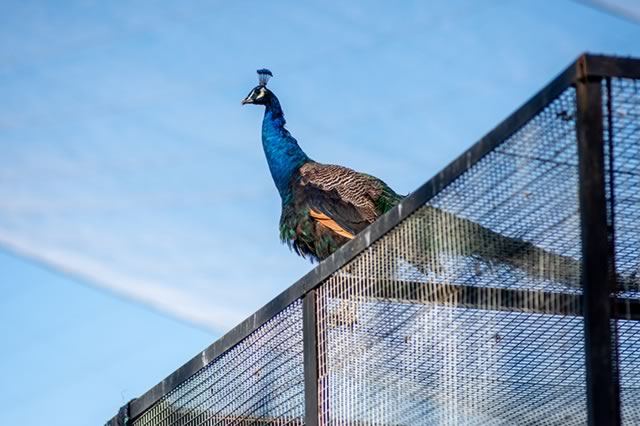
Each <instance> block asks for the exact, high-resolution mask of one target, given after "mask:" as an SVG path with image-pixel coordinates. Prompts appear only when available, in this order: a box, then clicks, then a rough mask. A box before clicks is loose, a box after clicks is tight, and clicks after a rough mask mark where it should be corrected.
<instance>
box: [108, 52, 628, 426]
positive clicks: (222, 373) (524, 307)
mask: <svg viewBox="0 0 640 426" xmlns="http://www.w3.org/2000/svg"><path fill="white" fill-rule="evenodd" d="M639 304H640V60H634V59H626V58H614V57H607V56H594V55H587V54H585V55H582V56H581V57H580V58H578V60H577V61H575V62H574V63H572V64H571V65H570V66H569V67H568V68H567V69H566V70H565V71H563V72H562V73H561V74H560V75H559V76H558V77H557V78H556V79H555V80H553V81H552V82H551V83H550V84H549V85H548V86H547V87H545V88H544V89H542V90H541V91H540V92H539V93H538V94H536V95H535V96H534V97H533V98H532V99H530V100H529V101H528V102H527V103H526V104H525V105H524V106H522V107H521V108H520V109H518V110H517V111H516V112H514V113H513V114H512V115H511V116H510V117H508V118H507V119H506V120H505V121H503V122H502V123H501V124H500V125H498V126H497V127H496V128H495V129H494V130H493V131H491V132H490V133H489V134H488V135H486V136H485V137H484V138H483V139H481V140H480V141H479V142H477V143H476V144H475V145H473V146H472V147H471V148H470V149H469V150H468V151H467V152H465V153H464V154H463V155H461V156H460V157H459V158H458V159H457V160H455V161H454V162H453V163H451V164H450V165H449V166H448V167H446V168H445V169H444V170H443V171H442V172H440V173H439V174H438V175H436V176H435V177H434V178H432V179H431V180H430V181H428V182H427V183H425V184H424V185H423V186H421V187H420V188H419V189H418V190H416V191H415V192H413V193H412V194H411V195H409V196H408V197H407V198H406V199H405V200H404V201H402V203H401V204H400V205H399V206H397V207H396V208H395V209H393V210H392V211H390V212H389V213H387V214H386V215H384V216H383V217H381V218H380V219H379V220H378V221H377V222H376V223H374V224H373V225H372V226H370V227H369V228H367V229H366V230H365V231H363V232H362V233H361V234H359V235H358V236H357V237H356V238H355V239H354V240H352V241H350V242H349V243H348V244H346V245H345V246H344V247H342V248H341V249H340V250H339V251H337V252H336V253H335V254H334V255H333V256H331V257H330V258H329V259H327V260H326V261H324V262H322V263H321V264H320V265H319V266H318V267H316V268H315V269H314V270H312V271H311V272H310V273H308V274H307V275H306V276H304V277H303V278H302V279H300V280H299V281H298V282H296V283H295V284H293V285H292V286H291V287H289V288H288V289H287V290H286V291H284V292H283V293H282V294H280V295H279V296H278V297H276V298H275V299H274V300H272V301H271V302H269V303H268V304H267V305H265V306H264V307H263V308H262V309H260V310H259V311H257V312H256V313H255V314H253V315H252V316H251V317H249V318H248V319H247V320H245V321H244V322H242V323H241V324H239V325H238V326H237V327H236V328H234V329H233V330H231V331H230V332H229V333H227V334H226V335H225V336H223V337H222V338H221V339H219V340H218V341H216V342H215V343H213V344H212V345H211V346H209V347H208V348H207V349H205V350H204V351H203V352H202V353H200V354H198V355H197V356H195V357H194V358H193V359H192V360H191V361H189V362H187V363H186V364H185V365H183V366H182V367H180V368H179V369H178V370H176V371H175V372H174V373H173V374H171V375H170V376H169V377H167V378H166V379H164V380H163V381H162V382H160V383H159V384H158V385H156V386H155V387H153V388H152V389H150V390H149V391H148V392H147V393H145V394H144V395H142V396H141V397H140V398H137V399H135V400H133V401H131V402H129V403H128V404H127V405H125V406H124V407H122V408H121V410H120V412H119V413H118V415H116V416H115V417H114V418H113V419H112V420H110V421H109V422H108V425H125V424H126V425H132V426H160V425H161V426H187V425H188V426H203V425H207V426H213V425H219V426H229V425H307V426H317V425H380V426H383V425H385V426H386V425H389V426H391V425H483V426H484V425H515V424H517V425H548V426H552V425H558V426H560V425H562V426H567V425H584V424H590V425H618V424H625V425H633V424H640V325H639V324H640V323H638V319H640V305H639Z"/></svg>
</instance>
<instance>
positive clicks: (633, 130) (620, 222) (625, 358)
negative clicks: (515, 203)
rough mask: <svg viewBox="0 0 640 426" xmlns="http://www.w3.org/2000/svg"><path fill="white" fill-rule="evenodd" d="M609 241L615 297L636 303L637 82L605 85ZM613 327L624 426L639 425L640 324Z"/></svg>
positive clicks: (639, 247) (639, 253)
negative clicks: (615, 289) (627, 425)
mask: <svg viewBox="0 0 640 426" xmlns="http://www.w3.org/2000/svg"><path fill="white" fill-rule="evenodd" d="M603 85H604V88H603V96H604V99H603V104H604V105H605V108H604V129H605V161H606V168H607V173H606V174H605V178H606V185H607V197H608V205H609V222H610V224H611V225H613V226H611V227H610V237H611V239H612V243H613V244H612V245H613V247H614V250H613V252H612V254H613V256H614V262H613V264H614V265H615V268H614V271H613V272H614V274H615V277H616V285H617V290H618V291H617V294H618V296H624V297H626V298H627V300H631V301H633V299H640V292H639V289H638V282H640V82H639V81H638V80H631V79H621V78H614V79H605V81H604V82H603ZM622 318H623V319H622V320H618V321H614V323H613V324H612V327H613V332H614V336H615V337H616V339H615V341H616V342H617V348H616V349H617V354H618V369H619V374H620V378H619V380H620V399H621V404H622V414H623V417H622V420H623V423H624V424H629V425H631V424H633V425H635V424H640V372H639V368H638V367H639V366H640V354H639V353H638V349H637V348H640V324H638V322H637V321H625V320H624V318H625V317H624V316H622Z"/></svg>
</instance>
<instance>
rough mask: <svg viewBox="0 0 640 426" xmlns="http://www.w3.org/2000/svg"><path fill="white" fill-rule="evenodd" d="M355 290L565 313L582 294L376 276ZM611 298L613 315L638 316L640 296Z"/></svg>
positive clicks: (574, 312)
mask: <svg viewBox="0 0 640 426" xmlns="http://www.w3.org/2000/svg"><path fill="white" fill-rule="evenodd" d="M358 291H359V292H360V293H359V296H360V297H367V298H370V300H380V301H383V300H389V301H394V302H397V303H402V302H408V303H421V304H437V305H444V304H451V305H452V306H456V307H460V308H467V309H479V310H491V311H504V312H526V313H536V314H550V315H565V316H566V315H571V316H582V314H583V303H584V302H583V297H582V295H581V294H577V293H562V292H550V291H545V290H533V289H524V288H496V287H485V286H483V287H472V286H466V285H460V284H441V283H439V284H428V283H424V282H412V281H403V282H399V281H393V282H390V283H389V285H385V284H384V283H383V282H381V281H379V280H378V281H370V282H363V283H362V285H361V286H360V287H359V290H358ZM367 293H369V294H367ZM363 295H364V296H363ZM340 297H341V298H342V297H344V298H345V299H349V298H350V297H351V294H350V292H349V291H348V290H346V291H344V292H342V293H341V296H340ZM612 302H613V305H614V307H615V309H614V310H616V311H618V316H617V317H616V318H619V319H625V320H632V321H638V320H640V299H627V298H616V299H614V300H613V301H612Z"/></svg>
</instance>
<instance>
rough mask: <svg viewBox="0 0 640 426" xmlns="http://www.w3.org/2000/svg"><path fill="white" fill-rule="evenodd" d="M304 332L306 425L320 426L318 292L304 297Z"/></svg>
mask: <svg viewBox="0 0 640 426" xmlns="http://www.w3.org/2000/svg"><path fill="white" fill-rule="evenodd" d="M302 322H303V324H302V332H303V336H304V338H303V342H304V402H305V425H306V426H318V425H319V424H320V422H319V421H318V415H319V411H318V410H319V407H320V405H319V404H318V401H319V399H318V331H317V330H318V327H317V325H318V321H317V315H316V290H312V291H310V292H309V293H307V294H306V295H305V296H304V299H303V303H302Z"/></svg>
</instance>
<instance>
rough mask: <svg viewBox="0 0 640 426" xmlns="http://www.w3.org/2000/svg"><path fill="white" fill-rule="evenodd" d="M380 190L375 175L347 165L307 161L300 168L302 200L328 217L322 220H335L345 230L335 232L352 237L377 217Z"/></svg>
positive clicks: (325, 221)
mask: <svg viewBox="0 0 640 426" xmlns="http://www.w3.org/2000/svg"><path fill="white" fill-rule="evenodd" d="M381 192H382V187H381V185H380V184H379V183H378V180H377V179H376V178H374V177H372V176H369V175H365V174H362V173H358V172H356V171H354V170H351V169H349V168H346V167H341V166H334V165H326V164H319V163H306V164H304V165H303V166H302V167H301V168H300V196H301V197H303V200H301V201H302V202H303V203H304V204H306V205H307V206H308V207H309V209H310V210H311V211H315V216H319V214H322V215H324V216H325V217H326V218H323V220H324V223H323V222H321V223H323V224H325V225H328V224H330V223H331V222H333V223H335V225H334V228H336V227H337V228H340V229H341V230H342V231H344V233H343V232H339V231H336V232H338V233H339V234H341V235H343V236H346V234H349V235H351V238H353V235H355V234H357V233H358V232H360V231H362V230H363V229H364V228H366V227H367V226H368V225H369V224H371V223H373V222H374V221H375V220H376V219H377V217H378V212H377V211H376V206H375V200H376V199H377V198H378V197H379V196H380V194H381ZM312 217H314V214H312ZM314 219H316V220H319V221H320V219H317V218H316V217H314ZM330 221H331V222H330ZM329 227H331V226H329ZM332 229H333V228H332ZM334 231H335V229H334ZM345 233H346V234H345ZM348 238H349V237H348Z"/></svg>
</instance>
